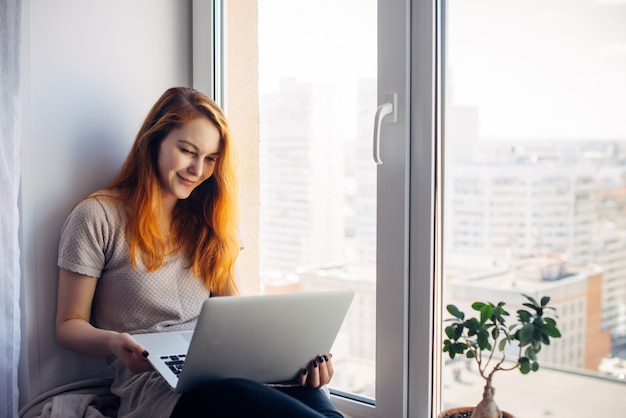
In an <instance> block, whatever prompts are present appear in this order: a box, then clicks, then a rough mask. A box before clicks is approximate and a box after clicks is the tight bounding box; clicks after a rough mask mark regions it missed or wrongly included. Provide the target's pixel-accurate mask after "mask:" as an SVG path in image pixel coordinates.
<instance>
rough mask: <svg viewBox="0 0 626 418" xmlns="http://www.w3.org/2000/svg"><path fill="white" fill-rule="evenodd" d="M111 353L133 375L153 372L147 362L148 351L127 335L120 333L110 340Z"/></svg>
mask: <svg viewBox="0 0 626 418" xmlns="http://www.w3.org/2000/svg"><path fill="white" fill-rule="evenodd" d="M111 351H112V352H113V354H114V355H115V356H116V357H117V358H118V359H119V360H120V361H121V362H122V363H124V365H125V366H126V368H127V369H128V371H130V372H131V373H133V374H138V373H143V372H149V371H153V370H154V369H153V367H152V365H151V364H150V362H149V361H148V355H149V354H148V351H146V349H145V348H144V347H143V346H141V345H140V344H139V343H138V342H137V341H135V339H134V338H133V337H132V336H131V335H129V334H127V333H120V334H118V335H117V336H116V337H115V338H113V339H112V341H111Z"/></svg>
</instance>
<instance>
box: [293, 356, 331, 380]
mask: <svg viewBox="0 0 626 418" xmlns="http://www.w3.org/2000/svg"><path fill="white" fill-rule="evenodd" d="M332 358H333V355H332V354H324V355H321V356H319V357H317V358H315V359H313V360H312V361H311V362H310V363H309V365H308V366H307V368H306V369H302V372H300V379H299V381H300V384H301V385H302V386H308V387H312V388H320V387H322V386H324V385H327V384H328V383H329V382H330V379H332V377H333V374H334V370H333V361H332Z"/></svg>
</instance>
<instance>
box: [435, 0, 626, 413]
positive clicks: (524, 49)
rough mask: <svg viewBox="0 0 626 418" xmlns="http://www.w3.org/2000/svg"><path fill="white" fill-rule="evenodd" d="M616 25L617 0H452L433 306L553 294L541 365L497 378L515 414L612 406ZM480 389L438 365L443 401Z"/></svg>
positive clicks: (623, 348)
mask: <svg viewBox="0 0 626 418" xmlns="http://www.w3.org/2000/svg"><path fill="white" fill-rule="evenodd" d="M624 22H626V1H623V0H576V1H572V0H557V1H549V2H547V1H527V0H511V1H501V0H481V1H478V0H475V1H467V0H448V1H447V32H446V34H447V40H446V69H445V71H446V78H445V147H446V150H445V155H446V161H445V175H444V178H445V201H444V222H445V225H444V231H445V236H444V274H445V282H444V305H447V304H448V303H453V304H455V305H457V306H459V307H460V308H463V309H468V308H469V305H470V304H471V303H472V302H473V301H476V300H480V301H485V302H487V301H488V302H493V303H497V302H499V301H504V302H506V307H507V308H508V311H509V312H510V313H511V317H512V318H515V316H516V311H517V309H519V308H520V307H521V304H522V303H523V301H524V300H523V297H522V296H521V294H522V293H525V294H529V295H532V296H534V297H535V298H541V297H542V296H550V297H551V298H552V300H551V303H552V304H553V305H554V306H555V307H556V308H557V311H558V316H559V319H558V324H559V327H560V329H561V332H562V334H563V336H562V338H560V339H557V340H555V341H554V342H553V343H552V344H551V345H550V346H544V347H543V349H542V350H541V352H540V353H539V355H538V360H539V364H540V365H541V369H540V370H539V371H538V372H537V373H530V374H529V375H527V376H525V375H522V374H521V373H520V372H519V371H516V370H513V371H508V372H505V371H501V372H497V373H496V374H495V375H494V381H493V384H494V386H495V388H496V397H495V399H496V402H497V403H498V404H499V405H500V408H501V409H502V410H506V411H508V412H510V413H512V414H514V415H515V416H516V417H518V418H522V417H529V418H530V417H532V418H538V417H544V416H545V417H548V416H550V417H555V418H556V417H589V416H597V415H606V416H618V415H622V414H623V406H624V399H625V397H626V199H625V198H624V196H625V195H626V194H625V193H624V191H625V190H626V158H625V157H626V123H625V122H624V121H625V118H624V110H625V109H626V76H625V74H626V24H624ZM449 316H450V315H448V314H447V313H444V319H445V318H447V317H449ZM444 325H447V323H445V322H444ZM507 356H508V358H509V359H514V358H515V359H516V358H517V356H516V355H515V354H514V353H513V352H507ZM446 359H447V356H446ZM507 365H508V366H510V365H511V363H507ZM483 385H484V381H483V380H482V379H481V377H480V376H479V375H478V373H477V368H476V364H475V362H474V361H473V360H463V359H459V358H458V357H457V358H456V359H455V360H454V361H449V360H448V361H447V362H446V365H445V366H444V369H443V392H442V395H443V400H444V406H445V407H446V408H450V407H454V406H472V405H476V404H477V403H478V402H479V400H480V398H481V396H482V388H483ZM573 396H575V397H573Z"/></svg>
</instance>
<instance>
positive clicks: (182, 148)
mask: <svg viewBox="0 0 626 418" xmlns="http://www.w3.org/2000/svg"><path fill="white" fill-rule="evenodd" d="M180 151H181V152H182V153H183V154H187V155H191V156H193V155H196V153H195V151H193V150H191V149H189V148H185V147H180Z"/></svg>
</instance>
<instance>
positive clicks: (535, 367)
mask: <svg viewBox="0 0 626 418" xmlns="http://www.w3.org/2000/svg"><path fill="white" fill-rule="evenodd" d="M537 370H539V363H537V362H536V361H534V362H533V365H532V371H533V372H536V371H537Z"/></svg>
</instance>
